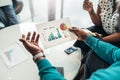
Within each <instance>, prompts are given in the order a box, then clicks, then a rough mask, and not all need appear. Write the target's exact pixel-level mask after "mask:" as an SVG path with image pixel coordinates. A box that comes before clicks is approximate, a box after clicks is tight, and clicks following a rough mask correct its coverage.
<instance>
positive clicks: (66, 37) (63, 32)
mask: <svg viewBox="0 0 120 80" xmlns="http://www.w3.org/2000/svg"><path fill="white" fill-rule="evenodd" d="M69 27H71V23H70V20H69V18H64V19H60V20H56V21H51V22H46V23H40V24H37V25H36V28H37V31H38V33H39V34H40V40H41V42H42V43H43V47H44V49H47V48H50V47H54V46H56V45H60V44H62V43H65V42H68V41H71V40H74V39H76V36H75V35H74V34H73V33H71V32H70V31H69V30H68V28H69Z"/></svg>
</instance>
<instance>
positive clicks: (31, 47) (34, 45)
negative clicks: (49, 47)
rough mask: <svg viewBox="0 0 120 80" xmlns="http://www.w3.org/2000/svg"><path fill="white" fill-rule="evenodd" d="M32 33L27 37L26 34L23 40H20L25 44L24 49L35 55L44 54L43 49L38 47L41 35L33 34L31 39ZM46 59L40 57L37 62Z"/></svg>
mask: <svg viewBox="0 0 120 80" xmlns="http://www.w3.org/2000/svg"><path fill="white" fill-rule="evenodd" d="M30 36H31V33H30V32H28V34H27V36H25V35H24V34H23V35H22V38H20V41H21V42H22V43H23V45H24V47H25V48H26V49H27V50H28V51H29V52H30V53H31V54H32V55H33V56H35V55H36V54H38V53H40V52H43V49H42V48H41V47H40V46H39V45H38V41H39V34H36V32H34V33H33V35H32V37H31V39H30ZM41 59H44V57H42V56H41V57H38V58H37V60H41Z"/></svg>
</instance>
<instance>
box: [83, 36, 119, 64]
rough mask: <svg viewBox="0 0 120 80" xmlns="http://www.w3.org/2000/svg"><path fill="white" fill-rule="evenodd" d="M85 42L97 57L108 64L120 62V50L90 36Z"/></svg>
mask: <svg viewBox="0 0 120 80" xmlns="http://www.w3.org/2000/svg"><path fill="white" fill-rule="evenodd" d="M85 42H86V44H87V45H88V46H89V47H91V48H92V49H93V50H94V51H95V52H96V54H97V55H98V56H99V57H101V58H102V59H103V60H105V61H106V62H108V63H109V64H112V63H114V62H116V61H119V60H120V49H119V48H118V47H115V46H113V45H111V44H109V43H106V42H103V41H101V40H100V39H97V38H95V37H92V36H91V35H89V36H88V37H87V39H86V41H85Z"/></svg>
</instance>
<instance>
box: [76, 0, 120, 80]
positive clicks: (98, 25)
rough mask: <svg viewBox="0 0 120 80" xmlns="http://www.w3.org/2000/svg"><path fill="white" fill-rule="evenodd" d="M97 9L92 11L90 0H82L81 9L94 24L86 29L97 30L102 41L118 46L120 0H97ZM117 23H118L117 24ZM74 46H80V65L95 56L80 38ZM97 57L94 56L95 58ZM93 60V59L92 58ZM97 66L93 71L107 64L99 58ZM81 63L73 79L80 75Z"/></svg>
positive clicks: (119, 40) (119, 41) (119, 44)
mask: <svg viewBox="0 0 120 80" xmlns="http://www.w3.org/2000/svg"><path fill="white" fill-rule="evenodd" d="M98 1H99V2H98V8H97V11H96V12H95V11H94V6H93V3H92V2H91V0H84V2H83V9H84V10H86V11H87V12H88V13H89V15H90V18H91V20H92V22H93V24H94V25H95V26H92V27H89V28H88V29H89V30H90V31H92V32H97V33H99V34H102V37H101V39H102V40H103V41H106V42H109V43H111V44H113V45H115V46H117V47H120V38H119V37H120V26H119V25H120V0H98ZM118 23H119V24H118ZM74 46H76V47H79V48H81V50H82V54H83V55H84V58H83V59H82V60H81V65H82V64H84V62H85V60H86V58H87V57H90V56H94V57H95V56H96V55H94V54H92V53H94V52H93V51H91V52H90V50H91V49H90V48H89V47H88V46H87V45H86V44H85V43H84V42H83V41H80V40H77V41H76V43H75V44H74ZM97 58H98V57H97V56H96V58H95V59H97ZM94 61H95V60H94ZM97 61H98V63H100V64H98V66H94V69H93V71H91V72H94V71H96V70H97V69H100V68H106V67H107V66H109V64H107V63H105V62H104V61H102V60H101V59H99V58H98V59H97ZM96 64H97V63H96ZM83 66H84V65H82V66H81V67H80V70H79V73H78V75H76V77H75V80H77V78H80V76H82V69H83Z"/></svg>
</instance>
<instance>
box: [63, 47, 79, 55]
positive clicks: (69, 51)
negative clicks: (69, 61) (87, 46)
mask: <svg viewBox="0 0 120 80" xmlns="http://www.w3.org/2000/svg"><path fill="white" fill-rule="evenodd" d="M77 50H78V48H76V47H74V46H72V47H69V48H67V49H65V50H64V52H65V53H67V54H71V53H73V52H75V51H77Z"/></svg>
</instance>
